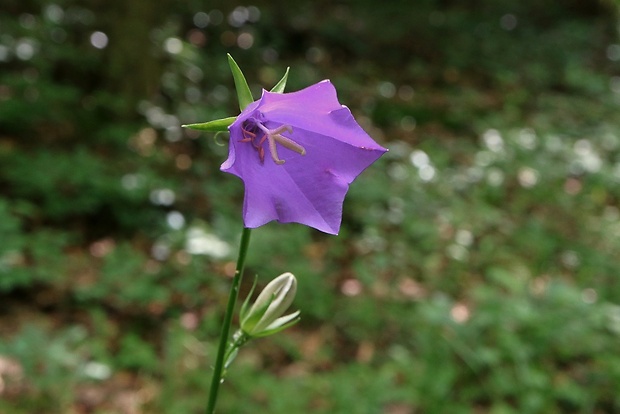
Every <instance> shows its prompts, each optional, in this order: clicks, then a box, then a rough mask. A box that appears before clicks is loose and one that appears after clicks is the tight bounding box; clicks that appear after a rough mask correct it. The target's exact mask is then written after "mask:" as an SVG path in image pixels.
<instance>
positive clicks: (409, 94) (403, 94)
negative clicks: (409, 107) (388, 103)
mask: <svg viewBox="0 0 620 414" xmlns="http://www.w3.org/2000/svg"><path fill="white" fill-rule="evenodd" d="M414 95H415V91H414V89H413V88H412V87H411V86H409V85H401V86H400V87H399V88H398V97H399V98H400V99H402V100H403V101H410V100H412V99H413V96H414Z"/></svg>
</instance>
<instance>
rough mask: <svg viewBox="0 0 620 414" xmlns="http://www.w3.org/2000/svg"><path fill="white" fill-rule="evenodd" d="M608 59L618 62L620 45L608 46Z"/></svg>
mask: <svg viewBox="0 0 620 414" xmlns="http://www.w3.org/2000/svg"><path fill="white" fill-rule="evenodd" d="M607 59H609V60H611V61H613V62H617V61H619V60H620V45H618V44H613V45H609V46H607Z"/></svg>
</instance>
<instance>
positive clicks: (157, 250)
mask: <svg viewBox="0 0 620 414" xmlns="http://www.w3.org/2000/svg"><path fill="white" fill-rule="evenodd" d="M151 256H152V257H153V259H155V260H159V261H160V262H163V261H164V260H166V259H167V258H168V257H169V256H170V244H169V243H168V242H167V241H165V240H158V241H156V242H155V243H154V244H153V246H152V247H151Z"/></svg>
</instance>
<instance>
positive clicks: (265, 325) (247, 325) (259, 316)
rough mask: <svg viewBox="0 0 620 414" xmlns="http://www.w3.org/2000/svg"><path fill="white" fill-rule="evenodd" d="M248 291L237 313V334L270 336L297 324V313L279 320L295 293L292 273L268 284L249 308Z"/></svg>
mask: <svg viewBox="0 0 620 414" xmlns="http://www.w3.org/2000/svg"><path fill="white" fill-rule="evenodd" d="M252 291H254V288H253V287H252ZM252 291H251V292H250V294H249V295H248V298H247V299H246V301H245V303H244V304H243V306H242V307H241V313H240V317H241V331H242V332H243V334H245V335H246V336H247V337H248V338H256V337H261V336H267V335H271V334H274V333H276V332H280V331H281V330H283V329H286V328H288V327H289V326H291V325H294V324H295V323H297V322H298V321H299V311H296V312H293V313H290V314H288V315H284V316H283V314H284V312H286V310H287V309H288V308H289V306H291V303H293V299H295V294H296V293H297V279H295V276H293V274H292V273H288V272H287V273H283V274H281V275H280V276H278V277H276V278H275V279H273V280H272V281H271V282H269V283H268V284H267V286H265V288H264V289H263V291H262V292H261V293H260V294H259V295H258V297H257V298H256V301H255V302H254V304H253V305H252V306H251V307H249V300H250V296H251V295H252ZM248 307H249V308H248Z"/></svg>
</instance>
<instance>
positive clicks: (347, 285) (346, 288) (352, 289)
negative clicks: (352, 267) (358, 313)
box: [340, 279, 362, 296]
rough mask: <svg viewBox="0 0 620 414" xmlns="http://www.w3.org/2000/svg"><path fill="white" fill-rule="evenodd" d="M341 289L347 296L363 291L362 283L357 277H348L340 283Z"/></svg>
mask: <svg viewBox="0 0 620 414" xmlns="http://www.w3.org/2000/svg"><path fill="white" fill-rule="evenodd" d="M340 291H341V292H342V294H343V295H345V296H358V295H359V294H360V293H362V284H361V283H360V281H359V280H357V279H347V280H345V281H344V282H342V284H341V285H340Z"/></svg>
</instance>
